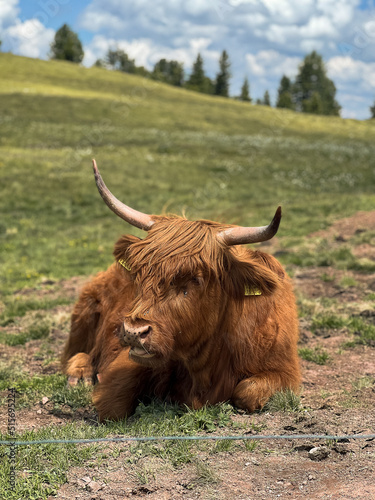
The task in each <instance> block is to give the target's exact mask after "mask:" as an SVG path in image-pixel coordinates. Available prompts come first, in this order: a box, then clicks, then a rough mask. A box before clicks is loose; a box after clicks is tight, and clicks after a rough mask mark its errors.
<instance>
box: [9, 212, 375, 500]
mask: <svg viewBox="0 0 375 500" xmlns="http://www.w3.org/2000/svg"><path fill="white" fill-rule="evenodd" d="M373 230H375V212H370V213H363V212H360V213H358V214H356V215H354V216H353V217H349V218H347V219H344V220H342V221H337V222H335V224H333V226H332V227H331V228H329V229H327V230H325V231H319V232H318V233H315V234H314V235H311V236H313V237H320V238H327V240H329V241H330V242H331V243H332V245H336V246H337V247H339V246H340V245H347V244H348V242H349V243H350V240H351V239H352V238H356V237H357V236H358V235H360V234H361V233H362V232H366V231H367V232H368V231H373ZM266 250H267V248H266ZM268 251H271V252H272V251H274V247H272V246H269V249H268ZM353 254H354V255H357V256H359V257H361V258H362V257H365V258H367V259H372V260H374V255H375V254H374V246H372V245H371V244H369V243H363V242H362V243H360V244H359V245H356V246H354V245H353ZM293 280H294V285H295V289H296V292H297V295H298V297H299V298H300V300H302V301H305V302H306V303H308V304H312V305H313V306H314V307H320V308H321V307H323V306H322V299H326V300H327V301H329V304H330V308H331V309H332V311H333V312H334V313H335V314H336V313H345V314H349V315H354V316H361V318H364V319H365V320H366V321H368V322H370V323H371V324H374V322H375V313H374V301H373V300H370V299H369V298H368V297H369V295H370V294H372V295H373V293H374V292H375V276H374V274H371V273H367V274H366V273H359V272H355V271H342V270H338V269H336V268H333V267H324V268H317V267H311V268H296V269H295V272H294V276H293ZM83 281H84V280H83V279H81V278H75V279H72V280H65V281H64V282H61V283H60V284H59V285H61V287H62V289H63V290H64V293H67V294H71V295H70V296H77V295H78V290H79V288H80V286H81V285H82V283H83ZM55 285H56V284H54V286H53V288H50V289H49V287H48V285H46V286H45V287H44V288H43V287H41V289H40V290H28V291H22V292H20V293H24V294H30V295H34V296H35V295H36V296H37V295H38V294H44V295H48V293H50V294H55V293H57V292H56V286H55ZM60 294H61V292H60ZM71 309H72V306H59V307H57V308H55V309H53V310H50V311H49V312H48V313H49V314H51V315H52V317H53V318H54V319H53V321H54V326H53V329H52V330H51V335H50V340H49V342H48V348H49V352H50V358H51V360H50V362H48V363H46V361H45V359H43V358H42V357H41V356H40V354H39V351H40V348H41V345H42V343H43V342H45V340H36V341H31V342H28V343H27V345H26V346H18V347H17V346H16V347H6V346H5V347H4V346H2V351H1V353H0V361H1V362H3V364H7V363H11V361H12V360H13V362H16V363H22V364H23V366H24V368H25V369H27V371H28V373H30V375H33V374H37V373H57V372H59V364H58V357H59V355H60V353H61V350H62V346H63V343H64V341H65V338H66V336H67V334H68V328H69V323H68V320H67V317H68V316H69V314H70V312H71ZM27 320H28V318H27V316H26V317H25V319H24V320H22V321H27ZM17 328H20V329H22V322H21V323H19V324H17V325H8V326H7V327H4V328H3V329H2V330H3V331H8V332H9V333H12V332H14V331H16V330H15V329H17ZM349 340H353V335H350V334H349V333H348V330H347V329H345V328H338V329H330V330H322V331H317V332H315V333H313V332H312V331H311V318H310V319H309V317H303V318H301V340H300V347H308V348H310V349H314V348H320V349H324V351H326V352H327V353H328V356H329V358H328V361H327V362H326V363H325V364H323V365H318V364H315V363H313V362H309V361H305V360H302V361H301V364H302V370H303V388H302V392H301V401H302V405H303V408H304V409H303V410H302V411H299V412H295V413H283V412H279V413H265V412H263V413H254V414H252V415H246V414H238V415H235V416H234V417H233V421H234V423H235V424H238V426H239V427H233V428H228V429H224V430H223V431H220V432H224V433H225V434H227V435H233V433H234V432H237V433H238V434H243V433H244V432H248V433H259V432H260V433H261V434H267V435H281V434H290V435H297V434H298V435H299V434H305V435H311V434H318V435H352V434H374V433H375V424H374V422H375V348H374V346H364V345H356V346H355V347H352V348H343V345H344V344H345V343H347V342H348V341H349ZM3 347H4V349H3ZM5 418H6V415H5V413H4V409H3V408H2V409H1V412H0V422H4V421H5ZM95 419H96V416H95V412H94V411H93V410H92V408H89V409H83V408H82V409H80V410H79V411H77V412H73V411H71V410H69V409H67V410H66V411H65V410H64V411H63V410H60V411H59V412H56V410H54V408H53V405H52V404H51V402H47V403H45V404H43V403H42V401H39V402H38V403H37V404H36V405H35V406H34V407H33V408H30V409H27V410H26V409H24V410H20V412H19V413H18V414H17V425H18V430H24V429H36V428H40V427H43V426H47V425H57V426H58V425H62V424H64V423H66V422H68V421H72V422H74V421H76V422H82V421H83V420H85V421H86V422H88V424H90V423H94V424H95ZM0 426H1V424H0ZM241 426H242V428H241ZM238 428H241V430H240V431H239V430H237V429H238ZM243 428H244V429H245V430H244V429H243ZM254 428H255V429H262V430H261V431H259V432H258V431H254ZM246 429H248V430H246ZM2 430H4V429H2ZM101 446H103V447H104V449H105V450H108V453H107V458H106V459H105V460H104V462H103V463H101V464H100V465H95V463H94V466H93V467H87V468H82V467H72V468H71V469H70V470H69V472H68V482H67V483H66V484H64V485H63V486H62V487H61V488H60V490H59V491H58V493H57V495H56V496H54V497H51V500H52V498H57V499H72V498H73V499H77V500H78V499H82V500H86V499H87V500H89V499H90V500H115V499H120V498H143V497H147V498H153V499H158V500H161V499H165V500H170V499H196V498H204V499H223V500H224V499H225V500H232V499H233V500H241V499H247V500H250V499H251V500H253V499H259V500H271V499H272V500H274V499H275V498H290V499H299V498H301V499H302V498H305V497H308V498H312V499H335V500H336V499H351V500H354V499H363V500H369V499H370V498H375V482H374V479H373V478H374V471H375V440H368V439H367V440H366V439H360V440H354V439H350V440H345V441H343V442H337V443H332V442H326V441H325V440H314V439H311V438H306V439H303V440H297V439H295V440H292V441H282V440H272V439H271V440H268V441H260V442H257V445H256V447H255V449H253V450H251V451H250V450H249V449H246V448H245V446H244V444H243V443H236V444H234V445H233V448H232V449H230V450H229V451H227V452H220V453H213V452H212V447H211V451H209V450H208V448H207V447H206V448H205V447H204V446H203V447H202V448H200V450H201V451H200V452H199V463H200V466H199V467H198V466H197V464H196V463H191V464H185V465H184V466H181V467H177V468H173V467H172V466H171V465H168V464H167V463H166V462H165V461H163V460H162V459H160V458H157V457H153V456H147V457H144V458H140V459H137V460H134V456H133V451H132V450H133V448H131V447H130V446H129V445H128V444H124V443H121V444H105V445H104V444H103V445H101ZM314 447H318V448H320V450H318V452H319V451H320V452H321V454H320V458H319V459H313V457H312V456H311V453H309V452H310V450H311V449H312V448H314ZM114 450H116V451H117V452H118V453H119V456H118V457H116V458H114V456H113V455H112V453H111V452H112V451H114ZM198 465H199V464H198Z"/></svg>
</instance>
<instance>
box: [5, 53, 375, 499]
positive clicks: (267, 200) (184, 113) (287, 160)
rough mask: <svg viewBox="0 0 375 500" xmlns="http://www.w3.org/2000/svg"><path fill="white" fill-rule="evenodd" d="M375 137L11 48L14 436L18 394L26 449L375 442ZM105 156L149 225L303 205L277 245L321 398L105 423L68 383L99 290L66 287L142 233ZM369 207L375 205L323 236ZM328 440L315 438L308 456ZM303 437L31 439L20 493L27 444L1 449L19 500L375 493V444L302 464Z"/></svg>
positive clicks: (328, 121) (171, 411)
mask: <svg viewBox="0 0 375 500" xmlns="http://www.w3.org/2000/svg"><path fill="white" fill-rule="evenodd" d="M374 139H375V120H373V121H372V122H370V121H369V122H357V121H352V120H342V119H340V118H327V117H318V116H309V115H302V114H296V113H293V112H290V111H283V110H276V109H272V108H269V107H265V106H253V105H249V104H246V103H241V102H236V101H232V100H229V99H222V98H215V97H209V96H204V95H200V94H196V93H193V92H188V91H185V90H182V89H177V88H174V87H170V86H166V85H163V84H159V83H156V82H152V81H149V80H146V79H142V78H139V77H135V76H131V75H126V74H121V73H115V72H110V71H106V70H103V69H98V68H92V69H86V68H80V67H78V66H76V65H72V64H69V63H63V62H45V61H38V60H34V59H27V58H22V57H16V56H13V55H9V54H0V213H1V216H0V293H1V296H0V353H1V355H0V441H1V440H3V439H5V436H6V433H7V427H6V426H7V422H8V418H9V417H8V415H9V414H8V406H7V394H8V388H9V387H14V388H15V389H16V391H17V398H16V417H17V424H16V432H17V436H18V437H19V438H20V439H21V440H29V439H32V440H35V439H70V438H73V439H77V438H85V439H89V438H92V439H99V438H103V437H108V436H118V435H126V436H148V435H160V436H173V435H188V436H190V437H191V436H193V435H196V434H198V435H199V436H200V437H202V436H205V435H206V434H209V435H210V436H211V435H212V433H214V434H220V435H221V436H233V434H234V435H236V436H243V435H244V434H246V435H247V434H248V435H249V436H250V437H251V435H253V434H269V435H271V434H273V435H280V434H285V432H295V433H296V434H306V433H307V434H311V433H314V432H318V434H319V435H322V434H323V435H332V434H335V435H338V434H340V435H341V434H342V433H343V432H344V433H348V434H353V433H358V432H361V433H362V432H367V431H366V430H365V429H372V423H373V421H374V408H375V405H374V397H375V396H374V392H373V386H374V381H375V373H374V368H373V365H374V363H373V348H374V346H375V326H374V322H373V305H374V300H375V288H374V287H375V283H374V279H373V276H374V274H373V273H374V271H375V264H374V254H373V248H374V241H375V212H374V210H375V193H374V180H375V140H374ZM92 157H95V158H96V160H97V162H98V165H99V167H100V169H101V172H102V174H103V177H104V179H105V181H106V183H107V184H108V186H109V187H110V188H111V190H112V191H113V192H114V194H115V195H116V196H117V197H119V198H120V199H122V200H124V201H125V202H126V203H128V204H130V205H132V206H134V208H137V209H140V210H143V211H145V212H149V213H161V212H174V213H177V214H181V213H182V212H184V211H185V212H186V214H187V215H188V216H189V217H191V218H211V219H215V220H220V221H226V222H230V223H239V224H249V225H263V224H266V223H268V222H269V220H270V219H271V217H272V215H273V214H274V211H275V208H276V207H277V205H278V204H281V205H282V206H283V211H284V218H283V221H282V225H281V229H280V231H279V235H278V236H279V239H278V243H277V244H276V246H274V247H272V248H273V250H275V248H278V250H279V252H278V253H279V258H280V259H282V260H283V262H284V264H286V265H287V269H288V271H289V272H290V274H291V275H293V273H294V281H293V282H294V285H295V289H296V294H297V302H298V306H299V312H300V318H301V341H300V344H299V347H300V350H299V353H300V357H301V358H302V361H301V362H302V368H303V372H304V373H305V374H306V375H304V377H305V379H306V381H307V383H305V384H304V388H303V393H302V396H301V398H299V397H297V396H295V395H293V394H291V393H284V394H283V393H279V394H277V395H276V396H277V397H276V398H275V399H273V400H272V401H271V402H270V403H269V404H268V406H267V407H266V408H267V409H266V411H264V412H260V413H259V412H257V413H254V414H251V415H243V413H241V412H237V411H236V410H235V409H234V408H233V407H232V406H231V405H229V404H227V403H225V404H222V405H217V406H214V407H209V408H206V407H204V408H202V409H201V410H199V411H192V410H186V409H184V408H181V407H178V406H177V405H164V404H161V403H160V402H159V403H158V402H152V403H151V404H150V405H146V406H144V405H140V406H139V407H138V408H137V411H136V413H135V415H134V416H132V417H130V418H129V419H128V420H124V421H121V422H112V423H105V424H98V422H97V418H96V412H95V409H94V408H93V406H92V404H91V402H90V401H91V388H90V387H85V386H83V385H78V386H77V387H75V388H71V389H67V387H66V377H65V376H64V375H62V374H61V366H60V363H59V358H60V355H61V352H62V349H63V345H64V343H65V340H66V338H67V336H68V331H69V321H70V314H71V310H72V303H73V302H74V301H75V299H76V297H77V293H78V290H79V288H80V285H81V284H82V283H83V281H84V279H85V278H84V277H76V278H73V279H66V280H64V279H62V278H70V277H72V276H77V275H89V274H92V273H94V272H95V271H97V270H100V269H103V268H105V267H106V266H107V264H109V263H110V262H111V260H112V258H111V252H112V248H113V244H114V241H115V240H116V238H117V237H118V236H119V235H120V234H121V233H124V232H137V233H138V234H142V233H141V232H140V231H138V230H136V229H134V228H131V227H129V226H128V225H127V224H125V223H124V222H123V221H121V220H120V219H118V218H117V217H116V216H115V215H114V214H112V212H110V211H109V210H108V208H107V207H106V206H105V205H104V203H103V202H102V200H101V198H100V196H99V194H98V192H97V189H96V187H95V183H94V179H93V175H92V169H91V158H92ZM358 210H369V211H370V210H372V211H373V212H372V213H370V214H366V217H363V214H357V215H355V216H353V217H351V218H350V219H345V221H340V222H338V223H337V224H335V226H333V227H330V228H328V229H327V230H326V231H324V232H323V233H320V236H319V237H318V236H316V237H314V238H306V235H307V234H309V233H311V232H313V231H316V230H318V229H322V228H326V227H328V226H330V225H331V223H332V222H333V221H334V220H335V219H339V218H342V217H344V216H350V215H352V214H354V213H355V212H357V211H358ZM364 218H365V219H366V221H367V222H365V223H364V224H363V226H364V227H362V222H363V219H364ZM358 229H360V230H358ZM337 234H339V235H340V236H341V238H337V237H336V236H337ZM321 266H324V267H321ZM302 268H303V270H302V272H301V269H302ZM45 278H48V279H47V280H46V279H45ZM60 279H61V280H60ZM56 280H59V281H56ZM327 365H328V366H327ZM274 417H275V418H274ZM358 429H361V431H359V430H358ZM347 441H348V440H347ZM321 442H322V441H314V442H313V441H311V439H310V438H309V439H308V440H307V441H306V444H305V445H304V446H305V447H306V446H307V448H306V449H309V445H310V444H311V447H310V448H312V447H313V446H314V445H316V446H318V444H319V443H321ZM325 442H326V441H323V443H325ZM295 444H296V443H295V442H294V444H293V443H289V442H288V443H287V442H284V443H280V442H279V443H276V442H275V441H268V442H267V441H266V442H264V443H257V442H254V441H242V440H240V441H239V442H233V441H229V440H223V441H218V442H216V443H215V442H204V441H197V442H194V441H189V442H188V441H178V442H177V441H168V442H163V443H154V444H152V443H150V442H149V443H139V444H136V443H117V444H114V443H112V444H107V443H101V444H100V443H91V444H85V445H77V446H76V445H74V444H64V445H60V444H52V443H49V444H42V445H30V446H19V447H18V448H17V453H16V490H15V491H14V492H11V491H10V489H9V477H10V460H9V459H8V457H9V454H10V453H9V449H8V448H7V449H6V447H5V446H4V445H0V457H1V459H2V460H3V459H4V457H5V461H4V460H3V462H4V464H5V465H4V466H1V467H0V498H10V499H12V498H14V499H16V498H17V499H19V498H25V499H28V500H30V499H32V498H38V499H39V498H44V499H45V498H51V496H50V495H55V494H56V495H58V498H62V497H64V498H75V497H77V496H79V497H80V498H81V497H82V498H91V497H92V495H93V494H94V495H95V491H98V489H97V488H98V487H99V488H103V489H104V492H103V494H104V497H105V498H120V497H121V498H122V497H123V496H124V494H125V493H124V492H125V491H126V492H129V496H130V495H131V496H132V497H136V498H140V497H141V496H142V497H143V496H144V495H145V494H150V495H152V498H159V497H160V498H162V497H163V498H164V497H165V498H169V497H170V495H172V496H173V498H175V497H176V498H183V497H184V498H185V497H186V495H185V494H186V493H189V495H190V496H195V497H200V498H226V499H231V498H238V495H239V491H240V490H241V489H242V491H241V493H244V492H245V491H246V493H248V491H252V492H258V493H259V495H260V496H262V493H261V492H264V493H265V494H266V491H267V492H270V495H271V496H272V498H274V497H275V496H283V495H284V496H285V495H289V496H295V494H297V493H298V492H299V491H301V492H302V493H301V495H302V494H303V495H305V496H306V494H307V495H310V497H311V498H313V497H314V493H315V492H317V493H318V494H319V492H321V491H327V484H331V489H332V491H333V489H334V490H335V493H337V491H338V489H339V488H341V487H348V488H349V487H350V489H351V491H359V492H360V491H363V492H364V491H366V492H368V491H370V490H369V488H370V481H371V479H370V478H369V477H368V474H367V475H366V473H367V472H368V470H369V464H370V466H371V464H372V463H373V461H374V456H375V455H374V448H373V447H371V446H372V445H371V443H370V442H369V440H367V442H366V446H365V447H363V448H362V447H361V449H360V448H359V447H358V445H357V444H354V442H349V441H348V443H346V442H345V444H344V443H343V442H342V443H341V442H340V443H333V442H332V443H331V444H330V445H328V442H327V443H326V444H327V446H329V450H330V453H331V454H330V456H329V457H328V458H327V459H325V460H322V461H319V462H314V461H312V460H311V459H310V458H308V456H307V451H305V455H303V454H302V453H300V451H301V450H302V447H299V448H300V450H299V451H298V453H296V451H297V447H295ZM336 444H337V445H343V444H344V446H345V448H344V449H342V448H340V447H336ZM304 449H305V448H304ZM292 450H294V451H293V452H292ZM340 450H341V451H340ZM358 450H360V453H358ZM336 452H337V453H336ZM335 454H336V455H337V456H336V455H335ZM3 462H2V464H3ZM244 464H245V467H246V469H245V468H244ZM244 470H245V471H246V473H245V474H244ZM333 470H334V471H335V475H336V476H337V477H339V478H340V485H339V484H336V483H335V482H334V481H335V478H334V477H333V475H332V471H333ZM353 470H354V471H355V473H353ZM265 471H267V473H265ZM270 471H271V472H270ZM272 471H273V472H272ZM306 471H308V473H309V481H306V477H307V475H306ZM360 471H363V472H360ZM310 473H311V474H314V475H313V476H311V477H312V478H313V479H314V481H313V480H310ZM87 478H88V479H89V480H90V483H89V484H86V483H87ZM91 478H93V481H91ZM236 478H237V479H236ZM280 478H283V479H284V480H285V481H284V482H283V481H280ZM315 479H316V480H315ZM289 480H290V482H289ZM234 481H237V483H236V482H234ZM332 481H333V482H332ZM292 483H293V484H292ZM307 483H308V484H307ZM236 485H237V486H236ZM348 485H349V486H348ZM371 485H372V483H371ZM95 486H96V489H93V488H94V487H95ZM271 487H272V490H271ZM371 487H372V486H371ZM183 488H185V490H184V491H182V489H183ZM302 490H303V491H302ZM100 491H101V490H100ZM181 491H182V493H181ZM340 491H342V490H340ZM345 491H346V492H347V491H349V490H345ZM371 491H372V490H371ZM271 492H272V493H271ZM164 493H165V495H164ZM278 493H279V494H278ZM101 494H102V491H101V493H100V495H101ZM359 494H360V493H359ZM337 495H338V496H340V493H337ZM271 496H270V498H271ZM344 496H345V497H346V496H347V495H346V493H345V495H344ZM104 497H103V498H104ZM259 498H260V497H259ZM262 498H263V497H262ZM267 498H268V497H267ZM340 498H341V496H340Z"/></svg>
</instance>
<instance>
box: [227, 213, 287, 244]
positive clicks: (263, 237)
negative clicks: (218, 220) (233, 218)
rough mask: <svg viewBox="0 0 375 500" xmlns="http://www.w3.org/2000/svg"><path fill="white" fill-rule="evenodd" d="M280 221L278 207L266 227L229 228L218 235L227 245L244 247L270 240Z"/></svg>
mask: <svg viewBox="0 0 375 500" xmlns="http://www.w3.org/2000/svg"><path fill="white" fill-rule="evenodd" d="M280 220H281V207H278V208H277V210H276V213H275V215H274V218H273V219H272V221H271V223H270V224H269V225H268V226H262V227H241V226H238V227H231V228H229V229H225V230H224V231H221V232H220V233H219V234H218V238H219V239H221V240H224V242H225V243H226V244H227V245H245V244H246V243H259V242H260V241H267V240H270V239H271V238H273V237H274V236H275V234H276V233H277V230H278V229H279V225H280Z"/></svg>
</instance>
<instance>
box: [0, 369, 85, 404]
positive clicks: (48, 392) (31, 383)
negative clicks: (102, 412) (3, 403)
mask: <svg viewBox="0 0 375 500" xmlns="http://www.w3.org/2000/svg"><path fill="white" fill-rule="evenodd" d="M9 387H12V388H14V389H15V390H16V391H17V393H16V394H17V395H16V409H20V408H27V407H30V406H31V405H33V404H35V403H37V402H38V401H40V400H41V399H42V397H44V396H46V397H48V398H49V400H50V401H52V402H53V404H54V409H59V408H61V407H62V406H68V407H70V408H71V409H72V410H76V409H77V408H82V407H87V406H90V404H91V387H86V386H84V385H83V384H79V385H77V386H76V387H71V388H67V384H66V376H65V375H62V374H53V375H43V376H42V375H35V376H34V377H32V378H30V377H29V376H28V375H27V374H21V375H16V376H14V375H12V373H11V372H9V371H5V373H4V376H1V372H0V390H3V391H5V390H7V389H8V388H9Z"/></svg>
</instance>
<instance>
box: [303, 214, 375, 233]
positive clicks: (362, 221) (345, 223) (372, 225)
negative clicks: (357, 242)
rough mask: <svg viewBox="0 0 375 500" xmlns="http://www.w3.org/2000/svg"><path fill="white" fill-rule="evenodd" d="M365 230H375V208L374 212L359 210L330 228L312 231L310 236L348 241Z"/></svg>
mask: <svg viewBox="0 0 375 500" xmlns="http://www.w3.org/2000/svg"><path fill="white" fill-rule="evenodd" d="M365 231H375V210H373V211H372V212H357V213H356V214H354V215H352V216H351V217H347V218H345V219H340V220H337V221H336V222H334V223H333V224H332V226H331V227H329V228H328V229H324V230H321V231H317V232H315V233H311V235H310V237H316V236H318V237H320V238H329V239H330V238H334V239H336V240H341V241H347V240H349V239H350V238H352V237H353V236H354V235H356V234H360V233H362V232H365Z"/></svg>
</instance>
